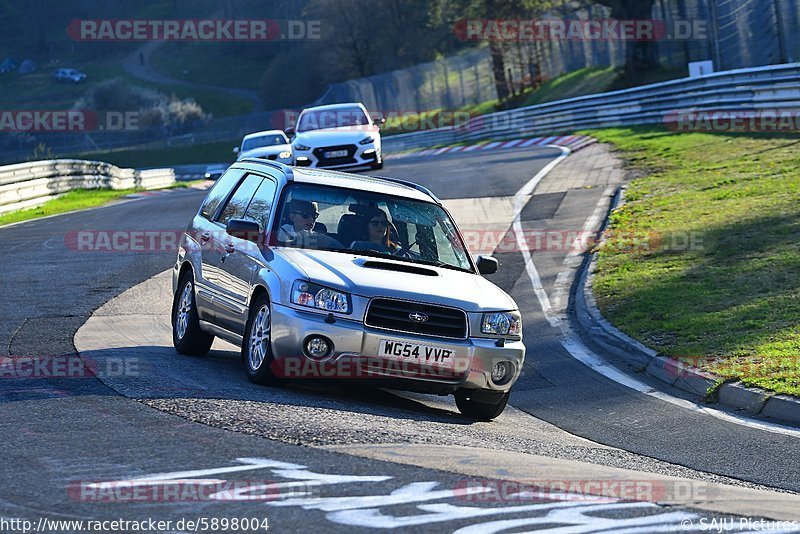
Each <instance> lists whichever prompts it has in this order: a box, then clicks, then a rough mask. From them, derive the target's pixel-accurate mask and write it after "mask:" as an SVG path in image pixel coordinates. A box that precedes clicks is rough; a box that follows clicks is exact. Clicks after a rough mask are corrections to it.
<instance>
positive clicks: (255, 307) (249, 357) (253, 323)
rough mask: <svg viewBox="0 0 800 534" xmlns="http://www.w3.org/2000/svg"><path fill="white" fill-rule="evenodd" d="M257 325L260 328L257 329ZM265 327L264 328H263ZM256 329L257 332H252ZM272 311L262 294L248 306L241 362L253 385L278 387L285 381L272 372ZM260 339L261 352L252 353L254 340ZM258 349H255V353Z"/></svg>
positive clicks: (267, 299)
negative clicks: (263, 314) (248, 312)
mask: <svg viewBox="0 0 800 534" xmlns="http://www.w3.org/2000/svg"><path fill="white" fill-rule="evenodd" d="M262 313H266V314H267V317H266V325H265V324H264V322H263V316H262V315H261V314H262ZM259 324H260V326H261V328H260V329H258V328H259ZM265 326H266V328H264V327H265ZM254 329H258V330H254ZM271 329H272V309H271V307H270V304H269V298H268V297H267V295H266V294H262V295H260V296H258V297H257V298H256V299H254V300H253V303H252V305H251V306H250V316H249V317H248V319H247V326H246V327H245V329H244V340H242V361H243V362H244V368H245V371H246V372H247V378H249V379H250V381H251V382H253V383H255V384H262V385H266V386H279V385H281V384H283V383H284V382H285V380H283V379H281V378H278V377H277V376H275V374H274V373H273V372H272V362H273V359H272V340H271V335H270V334H271ZM258 339H260V340H261V343H260V346H261V349H260V350H261V351H263V353H261V354H260V361H259V354H258V353H257V352H252V351H253V350H254V349H253V347H255V346H257V345H256V344H255V342H256V340H258ZM257 350H258V349H256V351H257Z"/></svg>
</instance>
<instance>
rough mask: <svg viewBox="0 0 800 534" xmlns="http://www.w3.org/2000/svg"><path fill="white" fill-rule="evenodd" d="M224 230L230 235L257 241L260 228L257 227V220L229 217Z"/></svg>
mask: <svg viewBox="0 0 800 534" xmlns="http://www.w3.org/2000/svg"><path fill="white" fill-rule="evenodd" d="M225 232H227V234H228V235H230V236H233V237H236V238H239V239H244V240H245V241H253V242H255V243H257V242H258V237H259V235H260V234H261V229H260V228H259V227H258V223H257V222H253V221H245V220H244V219H231V220H230V221H228V224H227V225H226V226H225Z"/></svg>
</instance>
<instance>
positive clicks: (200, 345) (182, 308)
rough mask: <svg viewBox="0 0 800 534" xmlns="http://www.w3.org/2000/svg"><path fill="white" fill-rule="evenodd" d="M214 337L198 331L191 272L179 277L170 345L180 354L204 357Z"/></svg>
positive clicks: (198, 320) (174, 300)
mask: <svg viewBox="0 0 800 534" xmlns="http://www.w3.org/2000/svg"><path fill="white" fill-rule="evenodd" d="M212 343H214V336H213V335H211V334H209V333H208V332H203V330H201V329H200V319H199V316H198V315H197V303H196V302H195V298H194V277H193V276H192V272H191V271H187V272H186V273H184V275H183V276H181V280H180V282H179V283H178V291H177V292H176V293H175V297H174V299H173V301H172V344H173V345H174V346H175V350H177V351H178V352H180V353H181V354H190V355H192V356H204V355H206V354H208V351H209V350H211V344H212Z"/></svg>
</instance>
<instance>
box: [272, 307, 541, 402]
mask: <svg viewBox="0 0 800 534" xmlns="http://www.w3.org/2000/svg"><path fill="white" fill-rule="evenodd" d="M325 319H326V316H325V315H323V314H319V313H315V312H306V311H303V310H297V309H294V308H290V307H288V306H283V305H278V304H274V303H273V306H272V351H273V357H274V359H275V365H276V367H277V369H278V370H279V374H281V373H283V375H284V376H286V377H287V378H340V379H353V378H365V379H370V380H374V381H378V382H382V381H387V382H392V384H393V386H392V387H397V388H399V389H413V390H415V391H422V392H431V393H442V394H446V393H452V392H454V391H455V390H457V389H462V388H463V389H486V390H491V391H498V392H506V391H508V390H509V389H511V386H512V385H513V384H514V382H516V381H517V379H518V378H519V375H520V371H521V369H522V364H523V361H524V359H525V346H524V345H523V343H522V341H506V342H505V345H504V346H502V347H499V346H497V345H496V343H495V340H493V339H484V338H467V339H465V340H453V339H445V338H435V337H429V336H419V335H414V334H407V333H401V332H394V331H388V330H381V329H377V328H371V327H367V326H365V325H364V324H363V323H362V322H360V321H354V320H345V319H341V318H338V317H337V318H336V320H335V322H334V323H329V322H326V320H325ZM312 335H316V336H323V337H325V338H327V339H328V340H330V341H331V342H332V344H333V349H332V351H331V352H330V353H329V355H328V356H326V357H325V358H324V359H322V360H313V359H312V358H310V357H308V356H306V355H305V354H304V352H303V344H304V342H305V340H306V339H307V338H308V337H309V336H312ZM381 340H389V341H400V342H409V343H418V344H421V345H432V346H436V347H443V348H447V349H450V350H452V351H453V352H454V354H455V366H454V368H453V369H442V368H437V367H431V366H426V365H423V364H415V365H413V366H407V365H401V364H399V363H398V362H397V361H396V360H390V359H388V358H382V357H379V356H378V352H379V345H380V342H381ZM499 361H508V362H511V363H512V364H513V367H514V372H513V376H512V377H511V379H510V380H508V381H507V382H505V383H503V384H499V385H498V384H495V383H494V382H492V380H491V370H492V368H493V366H494V365H495V364H496V363H497V362H499Z"/></svg>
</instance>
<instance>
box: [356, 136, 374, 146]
mask: <svg viewBox="0 0 800 534" xmlns="http://www.w3.org/2000/svg"><path fill="white" fill-rule="evenodd" d="M373 141H375V138H374V137H365V138H364V139H362V140H361V141H359V142H358V144H359V145H368V144H370V143H372V142H373Z"/></svg>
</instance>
